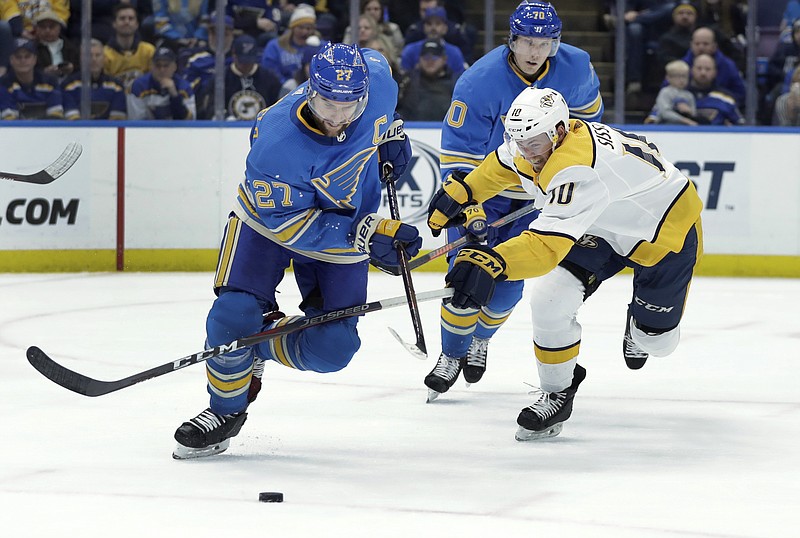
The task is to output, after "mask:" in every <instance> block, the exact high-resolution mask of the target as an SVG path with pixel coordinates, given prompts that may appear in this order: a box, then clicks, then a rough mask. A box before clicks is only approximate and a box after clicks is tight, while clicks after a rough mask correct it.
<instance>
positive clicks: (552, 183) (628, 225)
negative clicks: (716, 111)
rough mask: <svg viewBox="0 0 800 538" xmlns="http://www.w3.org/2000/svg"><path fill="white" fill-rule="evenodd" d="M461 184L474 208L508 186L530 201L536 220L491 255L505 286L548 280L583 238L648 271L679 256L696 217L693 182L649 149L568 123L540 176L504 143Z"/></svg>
mask: <svg viewBox="0 0 800 538" xmlns="http://www.w3.org/2000/svg"><path fill="white" fill-rule="evenodd" d="M466 181H467V183H468V184H469V185H470V187H471V188H472V189H473V195H474V197H475V198H476V200H477V201H479V202H482V201H484V200H486V199H488V198H491V197H492V196H494V194H496V193H497V192H499V191H500V190H502V189H505V188H508V186H509V185H513V184H516V185H521V186H522V187H523V188H524V189H525V191H526V192H528V193H529V194H531V195H534V196H535V198H536V202H535V203H536V206H537V207H539V208H540V209H541V214H540V215H539V217H538V218H537V219H536V220H534V221H533V222H532V223H531V225H530V228H529V229H528V230H527V231H525V232H523V233H522V234H521V235H520V236H518V237H515V238H512V239H510V240H508V241H506V242H505V243H502V244H500V245H498V246H497V247H495V250H497V252H498V253H499V254H500V255H501V256H502V257H503V258H504V259H505V260H506V263H507V264H508V267H507V269H506V275H507V276H508V278H509V279H511V280H520V279H523V278H529V277H534V276H539V275H543V274H545V273H547V272H549V271H550V270H552V269H553V268H554V267H555V266H556V265H557V264H558V263H559V262H560V261H561V260H562V259H563V258H564V257H565V256H566V255H567V253H568V252H569V250H570V248H572V246H573V244H574V243H575V242H576V241H578V240H579V239H580V238H581V237H582V236H583V235H584V234H589V235H594V236H597V237H601V238H603V239H604V240H606V241H607V242H608V243H609V244H610V245H611V247H612V248H613V249H614V250H615V251H616V252H617V253H618V254H620V255H622V256H625V257H628V258H629V259H630V260H631V261H633V262H635V263H638V264H640V265H643V266H647V267H651V266H653V265H655V264H657V263H658V262H659V261H660V260H661V259H662V258H663V257H664V256H666V255H667V254H668V253H669V252H678V251H680V250H681V248H682V246H683V243H684V239H685V238H686V234H687V233H688V231H689V230H690V229H691V228H692V226H694V225H695V223H697V222H698V221H699V219H700V211H701V210H702V202H701V201H700V198H699V197H698V195H697V191H696V190H695V188H694V185H693V184H692V182H691V181H689V179H688V178H687V177H686V176H685V175H683V174H682V173H681V172H680V171H679V170H678V169H677V168H675V166H673V165H672V163H670V162H669V161H667V160H666V159H665V158H664V157H663V156H662V155H661V153H660V152H659V151H658V148H657V147H656V145H655V144H652V143H650V142H648V141H647V140H646V139H645V138H644V137H642V136H639V135H635V134H631V133H625V132H622V131H618V130H616V129H613V128H612V127H609V126H608V125H604V124H602V123H585V122H582V121H580V120H570V132H569V133H568V134H567V135H566V137H565V138H564V141H563V143H562V144H561V145H560V146H559V147H558V148H557V149H556V150H555V151H554V152H553V154H552V155H551V156H550V158H549V159H548V161H547V163H546V164H545V165H544V168H543V169H542V171H541V173H539V174H536V173H535V172H534V170H533V168H532V166H531V165H530V163H528V162H527V161H525V160H524V159H523V158H522V156H521V155H520V154H519V152H518V151H517V148H516V144H515V143H514V142H513V141H509V142H507V143H505V144H503V145H501V146H500V147H499V148H497V150H496V151H495V152H494V153H493V154H492V155H490V156H489V157H487V159H486V160H485V161H484V162H483V163H482V164H481V165H480V166H479V167H478V168H476V169H475V170H474V171H473V172H472V173H470V174H469V176H467V179H466Z"/></svg>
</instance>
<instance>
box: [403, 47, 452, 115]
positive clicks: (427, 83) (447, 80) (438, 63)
mask: <svg viewBox="0 0 800 538" xmlns="http://www.w3.org/2000/svg"><path fill="white" fill-rule="evenodd" d="M457 78H458V77H457V76H456V75H455V74H454V73H453V71H452V70H451V69H450V68H448V67H447V52H446V51H445V48H444V45H443V43H442V41H441V40H439V39H427V40H425V41H424V42H423V44H422V52H421V53H420V57H419V62H418V63H417V66H416V67H414V69H412V70H411V72H410V73H409V74H408V82H407V84H406V86H405V88H404V91H403V96H402V99H401V100H400V102H399V103H398V106H397V111H398V112H399V113H400V114H401V115H402V116H403V119H405V120H406V121H442V119H443V118H444V116H445V114H447V110H448V109H449V108H450V100H451V99H452V97H453V88H455V85H456V79H457Z"/></svg>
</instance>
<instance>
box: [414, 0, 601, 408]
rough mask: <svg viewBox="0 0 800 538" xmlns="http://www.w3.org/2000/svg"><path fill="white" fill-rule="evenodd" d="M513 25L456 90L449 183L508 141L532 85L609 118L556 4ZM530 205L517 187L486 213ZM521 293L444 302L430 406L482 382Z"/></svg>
mask: <svg viewBox="0 0 800 538" xmlns="http://www.w3.org/2000/svg"><path fill="white" fill-rule="evenodd" d="M509 23H510V33H509V39H508V44H507V45H503V46H500V47H498V48H496V49H494V50H493V51H491V52H489V53H488V54H486V55H485V56H484V57H483V58H481V59H480V60H478V61H477V62H475V64H474V65H472V66H471V67H470V68H469V69H467V70H466V71H465V72H464V74H463V75H462V76H461V77H460V78H459V80H458V82H457V84H456V86H455V90H454V92H453V99H452V102H451V105H450V110H449V111H448V114H447V116H446V117H445V119H444V122H443V125H442V152H441V160H440V170H441V174H442V180H443V181H444V182H448V181H450V182H453V181H457V182H461V181H462V180H463V178H464V177H465V176H466V175H467V174H468V173H469V172H470V171H471V170H473V169H475V168H476V167H477V166H478V165H479V164H480V163H481V161H483V159H484V158H485V157H486V156H487V155H489V154H490V153H491V152H492V151H494V149H495V148H497V147H498V146H499V145H500V144H501V143H502V142H503V120H504V118H505V114H506V111H507V110H508V108H509V106H510V105H511V103H512V101H513V100H514V98H516V96H517V95H518V94H519V93H520V92H521V91H522V90H523V89H525V88H527V87H535V88H552V89H555V90H558V91H559V92H560V93H561V94H562V95H563V96H564V98H565V99H566V101H567V104H568V106H569V112H570V117H572V118H577V119H582V120H585V121H597V120H599V119H600V118H601V117H602V115H603V100H602V98H601V96H600V82H599V81H598V79H597V75H596V74H595V72H594V68H593V67H592V64H591V62H590V59H589V55H588V54H587V53H586V52H585V51H583V50H581V49H579V48H576V47H573V46H570V45H567V44H565V43H561V20H560V19H559V18H558V14H557V13H556V10H555V8H554V7H553V6H552V5H550V4H549V3H541V2H532V1H528V0H525V1H523V2H522V3H521V4H520V5H519V6H518V7H517V9H516V10H515V11H514V13H513V14H512V15H511V17H510V20H509ZM440 200H441V199H440ZM531 202H532V197H531V196H530V195H528V194H526V193H525V192H524V191H523V190H522V189H521V188H515V189H510V190H507V191H504V192H502V193H500V194H499V195H498V196H495V197H493V198H491V199H490V200H487V201H485V202H484V203H483V204H482V208H483V210H484V211H485V213H486V218H487V219H488V220H489V222H492V221H494V220H496V219H498V218H500V217H502V216H504V215H506V214H508V213H511V212H512V211H515V210H516V209H519V208H520V207H522V206H524V205H527V204H530V203H531ZM536 214H537V212H533V213H531V214H529V215H528V216H527V217H523V218H521V219H519V220H517V221H516V222H514V223H511V224H508V225H506V226H503V227H501V228H499V229H493V228H489V229H487V228H486V227H483V228H482V229H483V230H484V231H488V235H481V236H476V237H473V238H474V239H475V240H486V241H488V244H489V245H490V246H493V245H496V244H498V243H501V242H503V241H505V240H507V239H509V238H511V237H514V236H516V235H518V234H519V233H521V232H522V231H523V230H525V229H526V228H527V227H528V224H530V222H531V221H532V220H533V219H534V218H536ZM464 234H465V229H464V228H463V227H462V226H460V227H457V228H450V229H448V230H447V239H448V241H454V240H455V239H457V238H458V237H459V236H461V235H464ZM453 259H455V252H453V253H452V254H451V257H450V263H451V266H452V262H453ZM522 288H523V282H522V281H514V282H512V281H507V282H501V283H498V285H497V292H496V293H495V294H494V297H493V299H492V301H491V302H490V303H489V304H488V305H486V306H484V307H483V308H481V309H480V310H477V309H459V308H455V307H454V306H453V305H452V304H451V303H447V302H446V303H445V304H443V305H442V309H441V327H442V329H441V333H442V354H441V356H440V357H439V360H438V362H437V364H436V366H435V367H434V369H433V370H432V371H431V373H430V374H428V376H427V377H426V378H425V385H426V386H427V387H428V389H429V391H428V401H429V402H430V401H432V400H433V399H435V398H436V397H437V396H438V395H439V394H440V393H443V392H446V391H447V390H448V389H449V388H450V387H451V386H452V385H453V383H455V381H456V379H457V378H458V375H459V373H460V372H461V371H462V368H463V371H464V380H465V381H466V382H467V383H475V382H477V381H479V380H480V379H481V377H482V376H483V373H484V372H485V370H486V355H487V347H488V344H489V339H490V338H491V337H492V335H494V333H495V332H496V331H497V330H498V329H499V328H500V327H501V326H502V325H503V323H504V322H505V321H506V319H508V316H509V315H510V314H511V311H512V310H513V309H514V306H515V305H516V304H517V303H518V302H519V300H520V299H521V298H522Z"/></svg>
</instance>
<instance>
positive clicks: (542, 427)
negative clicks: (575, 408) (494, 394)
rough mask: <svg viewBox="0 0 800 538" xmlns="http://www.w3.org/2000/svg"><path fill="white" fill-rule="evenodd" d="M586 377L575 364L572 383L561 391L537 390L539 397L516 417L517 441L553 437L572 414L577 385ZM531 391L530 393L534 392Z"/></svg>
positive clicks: (580, 367)
mask: <svg viewBox="0 0 800 538" xmlns="http://www.w3.org/2000/svg"><path fill="white" fill-rule="evenodd" d="M584 379H586V369H585V368H584V367H583V366H581V365H580V364H576V365H575V371H574V373H573V374H572V384H571V385H570V386H569V387H567V388H566V389H564V390H563V391H561V392H545V391H543V390H538V391H536V392H535V393H539V399H538V400H536V401H535V402H534V403H533V405H531V406H529V407H526V408H525V409H523V410H522V411H521V412H520V414H519V417H517V424H519V429H518V430H517V435H516V438H517V441H534V440H536V439H546V438H548V437H555V436H556V435H558V434H559V433H561V429H562V428H563V427H564V422H566V420H567V419H568V418H569V416H570V415H571V414H572V400H574V399H575V393H576V392H578V385H580V384H581V382H582V381H583V380H584ZM535 393H532V394H535Z"/></svg>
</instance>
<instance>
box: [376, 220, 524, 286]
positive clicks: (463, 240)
mask: <svg viewBox="0 0 800 538" xmlns="http://www.w3.org/2000/svg"><path fill="white" fill-rule="evenodd" d="M534 211H536V207H534V205H533V204H528V205H526V206H524V207H521V208H519V209H517V210H516V211H512V212H511V213H509V214H508V215H506V216H504V217H500V218H499V219H497V220H496V221H494V222H492V223H491V224H489V226H491V227H492V228H499V227H501V226H505V225H506V224H509V223H511V222H514V221H515V220H517V219H520V218H522V217H524V216H525V215H527V214H528V213H532V212H534ZM468 242H469V236H466V235H464V236H462V237H459V238H458V239H456V240H455V241H453V242H452V243H447V244H446V245H443V246H441V247H439V248H437V249H434V250H431V251H430V252H428V253H426V254H423V255H422V256H419V257H417V258H414V259H413V260H411V261H410V262H408V268H409V270H413V269H416V268H417V267H419V266H420V265H425V264H426V263H428V262H429V261H431V260H433V259H435V258H438V257H439V256H441V255H442V254H447V253H448V252H450V251H451V250H455V249H457V248H459V247H462V246H464V245H466V244H467V243H468ZM370 263H372V265H374V266H375V267H377V268H378V269H380V270H381V271H383V272H384V273H389V274H391V275H394V276H398V275H399V274H400V273H399V271H398V270H397V268H396V267H392V266H389V265H383V264H381V263H376V262H375V261H372V262H370Z"/></svg>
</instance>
